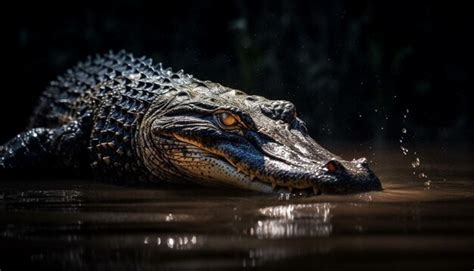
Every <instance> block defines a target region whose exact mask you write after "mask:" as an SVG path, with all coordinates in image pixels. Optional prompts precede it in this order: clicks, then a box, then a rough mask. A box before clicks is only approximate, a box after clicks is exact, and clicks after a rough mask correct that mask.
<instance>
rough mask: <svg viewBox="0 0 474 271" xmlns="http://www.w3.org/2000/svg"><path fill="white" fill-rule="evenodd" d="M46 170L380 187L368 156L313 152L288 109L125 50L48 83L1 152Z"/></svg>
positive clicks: (269, 185) (263, 184)
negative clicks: (27, 121) (28, 118)
mask: <svg viewBox="0 0 474 271" xmlns="http://www.w3.org/2000/svg"><path fill="white" fill-rule="evenodd" d="M49 167H52V168H73V169H79V170H83V169H84V170H90V171H91V172H93V173H94V174H95V175H96V176H98V177H100V178H105V179H108V180H114V181H117V182H144V183H160V182H171V183H174V182H181V183H183V182H194V183H200V184H207V185H225V186H232V187H239V188H244V189H251V190H256V191H262V192H275V191H277V192H288V191H290V192H295V191H301V190H304V191H306V190H308V191H311V192H312V193H313V192H314V193H316V194H320V193H353V192H362V191H369V190H380V189H381V184H380V181H379V180H378V178H377V177H376V176H375V175H374V174H373V172H372V171H371V170H370V169H369V167H368V165H367V163H366V161H365V159H363V158H362V159H359V160H353V161H345V160H343V159H341V158H340V157H337V156H336V155H334V154H332V153H330V152H329V151H327V150H325V149H324V148H322V147H321V146H319V145H318V144H317V143H316V142H315V141H314V140H313V139H312V138H311V137H310V136H309V135H308V132H307V130H306V127H305V124H304V123H303V122H302V121H301V120H300V119H299V118H297V117H296V111H295V107H294V105H293V104H292V103H290V102H288V101H281V100H278V101H276V100H268V99H265V98H264V97H260V96H251V95H247V94H245V93H244V92H242V91H240V90H235V89H231V88H227V87H224V86H222V85H220V84H216V83H213V82H210V81H201V80H198V79H195V78H193V77H192V76H190V75H187V74H184V73H183V72H182V71H179V72H177V73H173V72H172V71H171V70H170V69H163V68H162V67H161V64H159V65H158V66H153V65H152V61H151V60H149V59H146V58H135V57H133V56H132V55H130V54H126V53H125V52H120V53H117V54H114V53H109V54H107V55H103V56H97V57H96V58H95V59H89V60H87V61H86V62H84V63H79V64H78V65H77V66H76V67H75V68H73V69H71V70H68V71H67V72H66V74H64V75H63V76H62V77H59V78H58V79H57V80H56V81H53V82H52V83H51V84H50V85H49V86H48V88H47V89H46V91H45V92H44V93H43V95H42V96H41V99H40V102H39V105H38V107H37V108H36V110H35V113H34V115H33V117H32V119H31V124H30V127H29V128H28V130H27V131H26V132H24V133H21V134H19V135H18V136H17V137H15V138H13V139H11V140H10V141H9V142H7V143H6V144H5V145H3V146H2V147H0V168H3V169H9V168H10V169H18V168H49ZM296 189H297V190H296Z"/></svg>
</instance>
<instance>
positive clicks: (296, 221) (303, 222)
mask: <svg viewBox="0 0 474 271" xmlns="http://www.w3.org/2000/svg"><path fill="white" fill-rule="evenodd" d="M332 208H334V206H333V205H332V204H330V203H312V204H288V205H280V206H271V207H265V208H260V209H259V210H258V211H259V213H260V214H261V215H263V216H264V218H265V219H261V220H258V221H257V223H256V224H255V225H254V226H253V227H251V228H250V229H249V230H248V231H247V234H249V235H251V236H256V237H257V238H259V239H279V238H290V237H301V236H320V237H324V236H329V235H330V234H331V232H332V228H333V226H332V224H331V209H332Z"/></svg>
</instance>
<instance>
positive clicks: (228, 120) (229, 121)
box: [219, 112, 238, 127]
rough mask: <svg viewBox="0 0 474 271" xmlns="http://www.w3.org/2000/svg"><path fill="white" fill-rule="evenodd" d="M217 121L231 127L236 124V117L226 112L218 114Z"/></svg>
mask: <svg viewBox="0 0 474 271" xmlns="http://www.w3.org/2000/svg"><path fill="white" fill-rule="evenodd" d="M219 121H220V122H221V123H222V124H223V125H224V126H227V127H232V126H235V125H237V124H238V121H237V119H236V118H235V117H234V116H233V115H232V114H229V113H226V112H224V113H221V114H219Z"/></svg>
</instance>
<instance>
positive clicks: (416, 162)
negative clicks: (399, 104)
mask: <svg viewBox="0 0 474 271" xmlns="http://www.w3.org/2000/svg"><path fill="white" fill-rule="evenodd" d="M409 113H410V110H409V109H408V108H407V109H406V110H405V112H404V114H403V123H405V121H406V119H407V118H408V114H409ZM407 134H408V130H407V128H405V127H403V128H402V130H401V135H400V139H399V142H400V149H401V150H402V154H403V155H405V156H407V155H408V154H409V150H408V148H407V147H405V146H403V145H402V144H403V143H404V142H405V141H406V140H405V139H406V136H407ZM413 156H414V159H413V161H412V162H411V167H412V168H413V172H412V173H413V175H415V176H417V177H418V178H419V179H422V180H424V182H423V184H424V185H425V187H426V188H427V189H429V188H430V186H431V180H430V179H429V178H428V175H426V174H425V173H424V172H419V173H418V169H419V168H420V167H421V159H420V158H419V157H418V156H417V153H416V151H415V152H413ZM417 173H418V174H417Z"/></svg>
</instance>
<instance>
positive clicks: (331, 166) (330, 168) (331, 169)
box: [326, 161, 338, 173]
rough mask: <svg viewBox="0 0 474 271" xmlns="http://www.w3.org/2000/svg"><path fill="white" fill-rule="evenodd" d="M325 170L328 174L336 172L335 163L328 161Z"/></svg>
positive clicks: (336, 166)
mask: <svg viewBox="0 0 474 271" xmlns="http://www.w3.org/2000/svg"><path fill="white" fill-rule="evenodd" d="M326 168H327V169H328V171H329V172H330V173H334V172H336V171H337V168H338V165H337V164H336V162H334V161H329V162H328V163H327V164H326Z"/></svg>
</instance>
